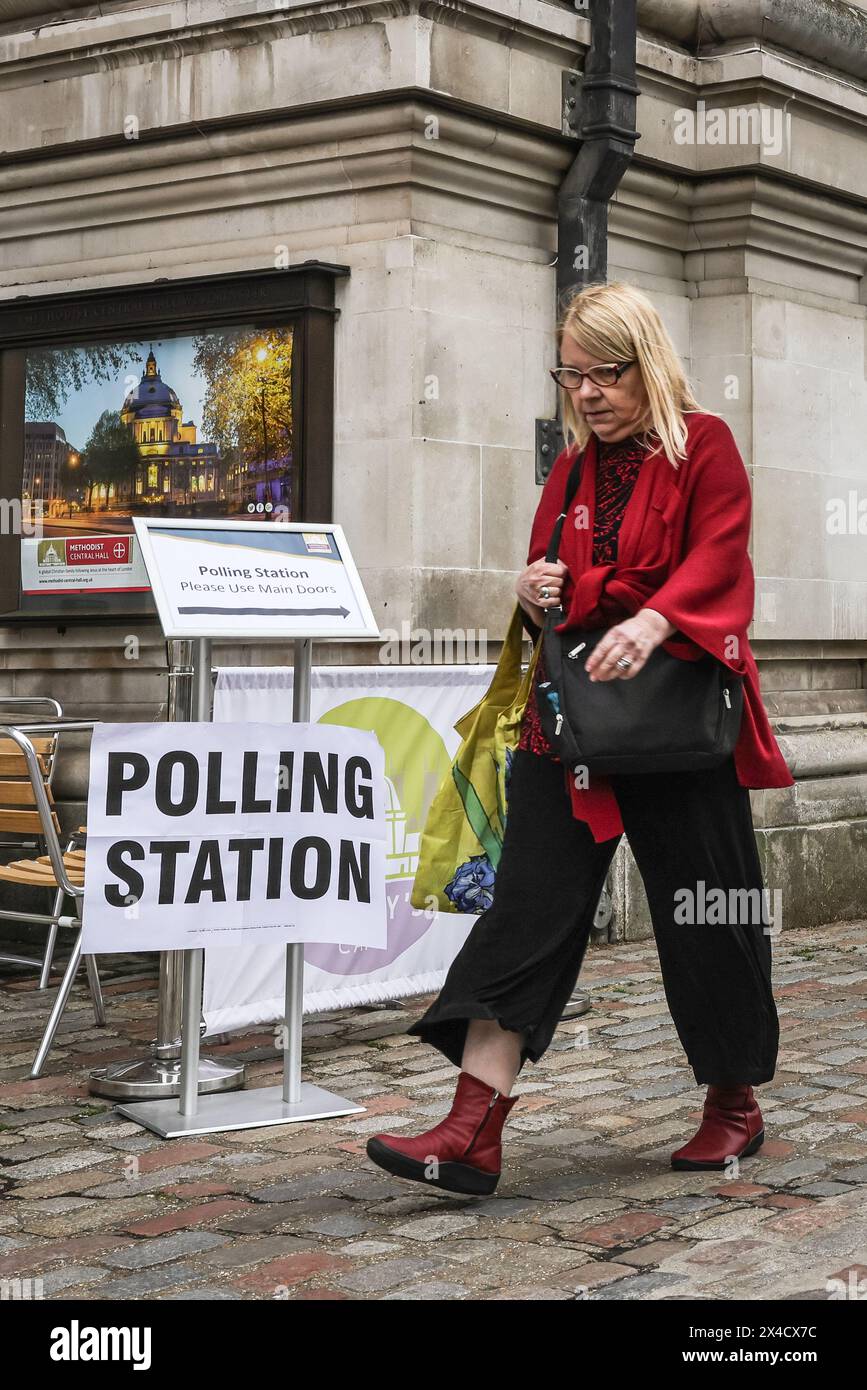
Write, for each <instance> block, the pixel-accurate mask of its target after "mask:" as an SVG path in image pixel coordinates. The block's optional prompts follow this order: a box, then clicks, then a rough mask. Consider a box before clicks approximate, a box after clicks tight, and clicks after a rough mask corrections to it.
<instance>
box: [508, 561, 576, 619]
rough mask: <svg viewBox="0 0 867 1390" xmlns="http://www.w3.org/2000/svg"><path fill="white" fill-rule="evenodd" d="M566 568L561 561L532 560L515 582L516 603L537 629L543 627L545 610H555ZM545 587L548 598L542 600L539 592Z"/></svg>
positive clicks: (561, 590)
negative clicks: (527, 614)
mask: <svg viewBox="0 0 867 1390" xmlns="http://www.w3.org/2000/svg"><path fill="white" fill-rule="evenodd" d="M565 574H566V566H565V565H564V564H563V561H562V560H554V561H551V560H534V561H533V563H532V565H528V566H527V568H526V569H525V570H524V572H523V574H519V575H518V578H517V580H516V581H515V593H516V594H517V595H518V602H519V603H520V605H521V607H522V608H523V609H524V611H525V612H527V613H529V615H530V617H531V618H532V619H533V622H534V623H535V624H536V626H537V627H542V626H544V622H545V609H546V608H556V607H557V605H558V604H559V603H560V599H561V597H562V593H563V578H564V576H565ZM543 585H545V586H547V588H548V591H549V592H548V597H547V598H543V597H542V595H540V593H539V590H540V588H542V586H543Z"/></svg>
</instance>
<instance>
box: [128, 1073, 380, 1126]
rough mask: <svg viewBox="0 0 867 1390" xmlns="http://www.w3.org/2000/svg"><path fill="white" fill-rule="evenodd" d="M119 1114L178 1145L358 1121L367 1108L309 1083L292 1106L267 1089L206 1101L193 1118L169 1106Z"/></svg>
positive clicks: (277, 1090) (275, 1089)
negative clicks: (236, 1132) (225, 1134)
mask: <svg viewBox="0 0 867 1390" xmlns="http://www.w3.org/2000/svg"><path fill="white" fill-rule="evenodd" d="M116 1108H117V1113H118V1114H119V1115H123V1117H124V1119H127V1120H135V1122H136V1123H137V1124H140V1125H144V1127H145V1129H149V1130H152V1131H153V1133H154V1134H158V1135H160V1137H161V1138H162V1139H178V1138H180V1136H181V1135H182V1134H217V1133H219V1132H220V1131H221V1130H230V1129H259V1128H261V1127H263V1126H264V1125H285V1124H292V1123H296V1122H297V1121H299V1120H328V1119H334V1118H335V1117H336V1116H338V1115H360V1114H362V1113H363V1112H364V1108H365V1107H364V1106H363V1105H359V1104H358V1103H357V1102H356V1101H354V1100H347V1099H346V1097H345V1096H337V1095H334V1093H333V1092H332V1091H324V1090H323V1089H322V1087H321V1086H314V1085H312V1084H311V1083H310V1082H307V1081H305V1082H302V1085H301V1099H300V1100H297V1101H294V1102H293V1103H287V1102H286V1101H285V1100H284V1099H283V1087H282V1086H264V1087H262V1088H261V1089H260V1090H253V1091H241V1092H240V1093H239V1094H238V1095H233V1096H214V1097H205V1098H204V1099H202V1100H200V1101H199V1104H198V1106H197V1109H196V1113H195V1115H182V1114H180V1112H179V1110H178V1104H177V1101H171V1100H162V1101H147V1102H145V1103H144V1104H142V1105H118V1106H117V1107H116Z"/></svg>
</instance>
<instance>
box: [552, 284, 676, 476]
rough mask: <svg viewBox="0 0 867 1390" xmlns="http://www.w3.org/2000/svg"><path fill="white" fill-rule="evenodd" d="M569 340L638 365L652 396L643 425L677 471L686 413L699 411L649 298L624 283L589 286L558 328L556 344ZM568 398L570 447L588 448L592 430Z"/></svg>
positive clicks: (606, 358) (604, 357)
mask: <svg viewBox="0 0 867 1390" xmlns="http://www.w3.org/2000/svg"><path fill="white" fill-rule="evenodd" d="M567 336H568V337H570V338H572V339H574V341H575V342H576V343H577V344H578V346H579V347H580V348H582V349H583V350H584V352H587V353H590V354H591V355H592V356H593V357H595V358H596V360H597V361H599V362H630V361H633V360H634V361H635V362H637V364H638V369H639V371H640V372H641V379H642V381H643V383H644V388H645V390H646V392H647V411H646V413H645V415H644V416H643V418H642V419H641V421H640V422H639V426H638V433H639V434H643V442H644V443H645V444H646V445H647V446H648V447H649V448H650V449H651V451H652V452H654V453H656V452H660V451H661V452H662V453H664V454H665V456H666V458H667V459H668V460H669V462H670V463H671V464H673V466H674V467H675V468H676V467H677V465H678V462H679V460H680V459H684V458H686V422H685V420H684V418H683V416H684V413H685V412H687V411H692V410H700V409H701V406H700V405H699V404H698V402H697V400H696V399H695V397H694V395H693V394H692V390H691V388H690V385H689V382H688V381H687V379H686V374H685V372H684V370H683V367H682V366H681V363H680V359H679V358H678V355H677V353H676V352H675V349H674V344H673V343H672V341H671V338H670V336H669V334H668V330H667V329H666V327H665V325H664V323H663V322H662V319H661V318H660V317H659V314H658V313H657V311H656V309H655V308H654V307H653V305H652V304H651V302H650V300H649V299H648V298H647V295H645V294H642V292H641V290H637V289H635V288H634V286H632V285H627V284H624V283H623V282H622V281H619V282H615V283H614V284H611V285H587V286H586V287H585V288H584V289H581V290H578V291H577V292H576V293H575V294H574V295H573V296H572V298H571V300H570V301H569V302H568V304H567V305H566V307H565V309H564V311H563V314H562V317H561V319H560V322H559V323H558V325H557V345H558V348H559V347H561V346H562V343H563V339H564V337H567ZM561 391H562V395H563V402H562V404H563V409H562V420H563V434H564V438H565V440H566V444H567V445H568V446H570V447H571V446H572V445H573V444H575V445H577V446H578V448H581V449H583V447H584V445H585V444H586V443H587V440H588V438H589V437H590V433H591V430H590V426H589V425H588V424H587V423H586V421H585V420H584V419H583V417H582V416H581V415H580V414H579V412H578V411H577V410H576V408H575V405H574V402H573V400H572V397H571V394H570V392H568V391H566V390H565V389H564V388H561Z"/></svg>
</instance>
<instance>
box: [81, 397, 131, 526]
mask: <svg viewBox="0 0 867 1390" xmlns="http://www.w3.org/2000/svg"><path fill="white" fill-rule="evenodd" d="M139 461H140V460H139V451H138V445H137V444H136V443H135V441H134V439H133V438H132V436H131V434H130V432H129V430H128V429H127V427H126V425H125V424H124V423H123V421H122V420H121V418H120V415H119V414H118V413H117V411H116V410H104V411H103V412H102V414H101V415H100V417H99V419H98V420H97V422H96V424H95V425H94V427H93V429H92V430H91V433H90V437H89V439H88V441H87V443H86V444H85V446H84V453H83V457H82V465H83V466H82V479H83V483H84V486H85V487H86V488H87V509H88V511H92V510H93V500H94V499H93V490H94V488H98V487H100V486H101V485H102V484H105V488H106V497H105V499H104V506H103V510H105V509H106V508H107V507H108V505H109V498H108V489H109V486H110V485H111V484H112V483H113V484H114V498H113V499H112V500H113V502H114V503H117V504H119V503H121V502H123V501H124V500H126V501H129V498H130V497H131V495H132V491H133V488H134V486H135V475H136V469H137V468H138V466H139Z"/></svg>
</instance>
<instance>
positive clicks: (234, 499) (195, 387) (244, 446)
mask: <svg viewBox="0 0 867 1390" xmlns="http://www.w3.org/2000/svg"><path fill="white" fill-rule="evenodd" d="M292 350H293V337H292V330H291V328H290V327H288V326H287V327H279V328H270V329H257V328H253V327H245V328H240V329H237V328H232V329H226V330H221V331H216V332H212V333H207V334H199V335H196V336H193V337H183V336H180V335H178V336H175V335H167V336H166V337H165V338H163V339H161V340H159V341H156V342H150V343H148V342H141V341H133V342H125V343H124V342H115V343H111V342H105V343H95V344H88V345H73V346H70V347H68V348H66V347H64V348H60V349H56V350H54V351H53V352H50V353H42V354H40V353H38V352H37V353H35V354H34V355H33V356H32V357H29V358H28V364H27V391H28V405H27V409H28V413H29V412H32V416H31V418H27V416H25V468H24V478H25V483H26V488H28V489H29V493H27V494H26V495H31V494H32V495H33V496H39V497H40V498H41V500H42V501H43V502H44V503H45V508H44V518H45V522H46V524H47V525H48V528H49V530H50V532H51V534H54V535H62V534H65V533H66V532H67V531H72V532H79V533H80V532H82V531H85V530H87V531H94V532H108V533H112V534H113V533H118V532H128V531H130V530H131V529H132V516H133V515H135V514H146V513H151V514H152V515H153V514H156V515H160V516H172V515H189V516H194V515H198V516H202V515H206V516H207V515H212V516H233V515H248V514H250V513H257V514H260V515H262V516H264V517H268V516H271V515H274V514H275V513H277V512H278V511H279V513H280V514H281V515H283V516H292V515H294V509H295V498H296V488H297V472H296V465H295V459H294V448H293V418H294V411H293V400H292ZM43 437H45V438H49V437H50V438H51V439H52V440H59V441H61V443H60V444H57V445H56V446H52V447H54V448H55V452H56V453H57V458H56V460H54V464H53V471H51V470H50V469H49V467H48V464H47V463H46V462H45V461H44V460H43V458H42V454H39V456H38V458H37V453H36V445H37V443H38V442H39V441H41V440H43ZM72 439H74V440H76V441H81V442H80V443H76V445H75V446H73V445H72V444H68V443H66V441H68V440H72ZM44 452H45V450H44V449H43V450H42V453H43V454H44ZM52 457H53V456H52Z"/></svg>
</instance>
